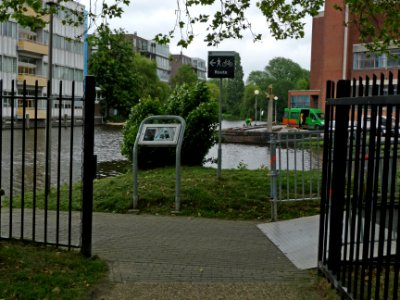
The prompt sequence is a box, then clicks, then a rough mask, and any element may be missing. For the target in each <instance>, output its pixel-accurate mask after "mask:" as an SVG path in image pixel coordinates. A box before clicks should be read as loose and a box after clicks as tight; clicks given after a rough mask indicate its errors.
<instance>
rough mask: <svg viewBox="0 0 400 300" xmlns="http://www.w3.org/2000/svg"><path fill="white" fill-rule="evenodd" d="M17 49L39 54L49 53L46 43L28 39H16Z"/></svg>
mask: <svg viewBox="0 0 400 300" xmlns="http://www.w3.org/2000/svg"><path fill="white" fill-rule="evenodd" d="M18 50H20V51H26V52H31V53H36V54H41V55H48V54H49V47H48V46H47V45H44V44H40V43H37V42H34V41H28V40H20V41H18Z"/></svg>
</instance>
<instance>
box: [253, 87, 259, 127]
mask: <svg viewBox="0 0 400 300" xmlns="http://www.w3.org/2000/svg"><path fill="white" fill-rule="evenodd" d="M258 94H260V91H259V90H255V91H254V96H255V102H254V125H257V104H258V103H257V102H258Z"/></svg>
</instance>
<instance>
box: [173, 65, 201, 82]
mask: <svg viewBox="0 0 400 300" xmlns="http://www.w3.org/2000/svg"><path fill="white" fill-rule="evenodd" d="M197 80H198V79H197V75H196V73H195V71H194V70H193V68H192V67H191V66H190V65H187V64H183V65H181V66H180V67H179V69H178V70H177V72H176V74H175V76H174V77H172V78H171V86H172V87H176V86H178V85H181V84H184V83H187V84H194V83H195V82H196V81H197Z"/></svg>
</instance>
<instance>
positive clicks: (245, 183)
mask: <svg viewBox="0 0 400 300" xmlns="http://www.w3.org/2000/svg"><path fill="white" fill-rule="evenodd" d="M286 175H287V176H288V177H289V184H290V185H291V188H290V190H291V191H294V190H295V189H294V188H293V184H294V182H295V177H296V176H298V174H296V173H295V172H293V173H292V172H288V173H286V172H285V174H284V175H283V176H286ZM318 176H320V173H319V172H315V173H313V174H311V177H312V178H313V181H314V182H317V180H316V178H317V177H318ZM304 178H305V186H309V183H308V181H309V180H310V175H307V176H304ZM282 182H285V183H286V178H285V177H283V178H282ZM138 185H139V192H138V194H139V201H138V206H139V209H140V212H141V213H150V214H170V212H171V211H172V210H174V208H175V206H174V205H175V168H172V167H169V168H162V169H155V170H145V171H144V170H143V171H142V170H140V171H139V173H138ZM313 188H314V189H315V191H314V195H315V196H317V185H316V184H313ZM298 190H300V189H299V188H298ZM132 192H133V184H132V174H131V173H127V174H125V175H120V176H117V177H111V178H104V179H99V180H95V182H94V197H93V198H94V204H93V208H94V211H96V212H113V213H126V212H128V210H129V209H131V208H132ZM283 192H284V193H285V194H286V192H285V191H283ZM270 193H271V192H270V176H269V171H268V170H267V169H260V170H247V169H232V170H222V178H221V179H218V178H217V176H216V170H215V169H211V168H202V167H183V168H182V171H181V214H182V215H188V216H199V217H200V216H201V217H211V218H225V219H246V220H269V219H270V217H271V204H270ZM56 195H57V193H56V191H52V192H51V194H50V196H49V198H48V207H49V209H51V210H53V209H55V208H56V205H57V200H56ZM60 195H61V196H60V208H61V210H67V208H68V203H69V201H68V200H69V192H68V188H67V187H62V188H61V192H60ZM24 203H25V207H31V206H32V194H29V193H28V194H26V195H25V200H24ZM3 204H5V205H8V203H7V199H5V201H4V202H3ZM36 205H37V207H40V208H43V207H44V194H43V193H38V194H37V199H36ZM13 206H15V207H20V199H19V198H18V197H14V199H13ZM80 207H81V184H79V183H78V184H76V185H75V186H74V188H73V193H72V209H74V210H79V209H80ZM318 212H319V201H302V202H296V203H285V204H279V205H278V216H279V218H280V219H292V218H297V217H302V216H309V215H315V214H318Z"/></svg>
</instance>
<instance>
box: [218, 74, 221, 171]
mask: <svg viewBox="0 0 400 300" xmlns="http://www.w3.org/2000/svg"><path fill="white" fill-rule="evenodd" d="M218 119H219V132H218V170H217V177H218V178H221V165H222V147H221V140H222V78H220V79H219V113H218Z"/></svg>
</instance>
